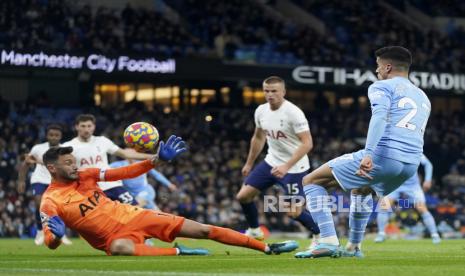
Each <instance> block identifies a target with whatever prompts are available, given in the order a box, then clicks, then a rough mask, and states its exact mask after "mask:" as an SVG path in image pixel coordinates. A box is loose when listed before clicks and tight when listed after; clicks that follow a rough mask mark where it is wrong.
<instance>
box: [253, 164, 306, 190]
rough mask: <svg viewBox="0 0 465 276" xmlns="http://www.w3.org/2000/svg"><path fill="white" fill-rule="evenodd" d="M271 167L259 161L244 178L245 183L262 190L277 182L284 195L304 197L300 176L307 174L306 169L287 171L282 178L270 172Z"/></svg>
mask: <svg viewBox="0 0 465 276" xmlns="http://www.w3.org/2000/svg"><path fill="white" fill-rule="evenodd" d="M272 168H273V167H271V166H270V165H268V163H266V162H265V161H262V162H260V163H259V164H258V165H257V166H255V168H253V170H252V171H251V172H250V174H249V176H247V178H246V179H245V184H247V185H250V186H252V187H254V188H256V189H257V190H260V191H264V190H266V189H268V188H269V187H271V186H273V185H274V184H278V185H279V186H281V188H283V189H284V191H285V192H286V195H293V196H298V195H300V196H302V197H305V194H304V191H303V188H302V178H303V177H304V176H305V175H307V174H308V171H305V172H301V173H288V174H286V175H285V176H284V177H283V178H277V177H275V176H273V175H272V174H271V169H272Z"/></svg>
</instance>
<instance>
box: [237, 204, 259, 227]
mask: <svg viewBox="0 0 465 276" xmlns="http://www.w3.org/2000/svg"><path fill="white" fill-rule="evenodd" d="M241 206H242V211H243V212H244V215H245V219H246V220H247V223H248V224H249V227H250V228H257V227H258V211H257V206H255V203H254V202H250V203H241Z"/></svg>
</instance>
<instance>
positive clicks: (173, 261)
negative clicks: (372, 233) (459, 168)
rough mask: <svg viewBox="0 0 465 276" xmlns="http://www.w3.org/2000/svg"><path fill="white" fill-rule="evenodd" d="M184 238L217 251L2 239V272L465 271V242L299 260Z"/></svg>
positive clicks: (375, 247) (367, 248)
mask: <svg viewBox="0 0 465 276" xmlns="http://www.w3.org/2000/svg"><path fill="white" fill-rule="evenodd" d="M179 241H180V243H182V244H184V245H187V246H198V247H205V248H208V249H211V251H212V255H211V256H176V257H120V256H118V257H108V256H106V255H105V254H104V253H103V252H100V251H97V250H94V249H93V248H91V247H90V246H89V245H88V244H87V243H85V242H84V241H82V240H77V239H76V240H74V245H72V246H61V247H60V248H58V249H57V250H49V249H47V248H46V247H45V246H41V247H37V246H35V245H34V244H33V241H32V240H18V239H0V275H28V276H32V275H57V276H58V275H66V276H71V275H86V276H92V275H151V274H153V275H167V276H177V275H198V276H204V275H207V276H211V275H223V276H241V275H374V276H379V275H414V276H424V275H465V242H464V241H463V240H454V241H452V240H449V241H443V243H441V244H440V245H433V244H431V241H430V240H421V241H387V242H385V243H384V244H374V243H373V242H372V241H367V242H366V243H365V244H364V253H365V255H366V257H365V258H364V259H353V258H339V259H331V258H322V259H294V255H293V254H283V255H280V256H267V255H264V254H262V253H260V252H256V251H252V250H247V249H243V248H236V247H231V246H223V245H221V244H218V243H214V242H210V241H196V240H185V239H181V240H179ZM299 243H300V244H301V246H302V247H304V246H307V245H308V241H303V240H301V241H299ZM158 245H159V246H160V244H158ZM165 246H167V245H166V244H165ZM302 249H303V248H302Z"/></svg>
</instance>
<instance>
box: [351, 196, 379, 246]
mask: <svg viewBox="0 0 465 276" xmlns="http://www.w3.org/2000/svg"><path fill="white" fill-rule="evenodd" d="M372 210H373V198H372V196H371V194H370V195H367V196H363V195H354V194H351V195H350V216H349V228H350V232H349V242H350V243H351V244H354V245H356V244H360V243H361V242H362V240H363V235H364V234H365V229H366V227H367V224H368V220H369V219H370V215H371V212H372Z"/></svg>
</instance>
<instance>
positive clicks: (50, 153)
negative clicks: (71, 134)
mask: <svg viewBox="0 0 465 276" xmlns="http://www.w3.org/2000/svg"><path fill="white" fill-rule="evenodd" d="M72 152H73V147H51V148H49V149H48V150H47V151H46V152H45V153H44V156H43V157H42V159H43V160H44V165H48V164H52V163H55V162H56V161H57V160H58V158H59V157H60V155H65V154H70V153H72Z"/></svg>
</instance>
